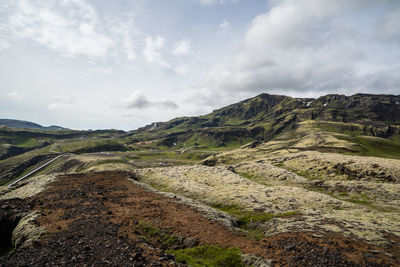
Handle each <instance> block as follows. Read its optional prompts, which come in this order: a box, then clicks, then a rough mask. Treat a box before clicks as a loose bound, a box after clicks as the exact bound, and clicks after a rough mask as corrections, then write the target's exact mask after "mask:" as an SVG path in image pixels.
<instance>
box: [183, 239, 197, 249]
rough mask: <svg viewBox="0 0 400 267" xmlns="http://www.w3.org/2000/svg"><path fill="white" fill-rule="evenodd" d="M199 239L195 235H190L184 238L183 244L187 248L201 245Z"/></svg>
mask: <svg viewBox="0 0 400 267" xmlns="http://www.w3.org/2000/svg"><path fill="white" fill-rule="evenodd" d="M199 243H200V242H199V240H198V239H197V238H195V237H188V238H185V239H184V240H183V245H184V246H185V247H186V248H193V247H196V246H198V245H199Z"/></svg>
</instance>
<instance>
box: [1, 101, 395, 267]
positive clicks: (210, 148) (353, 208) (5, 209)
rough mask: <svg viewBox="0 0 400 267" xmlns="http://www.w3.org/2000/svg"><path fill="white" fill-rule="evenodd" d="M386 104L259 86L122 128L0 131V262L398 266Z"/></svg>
mask: <svg viewBox="0 0 400 267" xmlns="http://www.w3.org/2000/svg"><path fill="white" fill-rule="evenodd" d="M399 102H400V96H393V95H365V94H358V95H354V96H349V97H348V96H343V95H327V96H323V97H320V98H317V99H309V98H307V99H306V98H304V99H297V98H291V97H286V96H276V95H267V94H262V95H259V96H257V97H254V98H251V99H248V100H244V101H242V102H239V103H236V104H233V105H230V106H228V107H225V108H222V109H219V110H216V111H213V112H212V113H210V114H208V115H204V116H199V117H184V118H177V119H174V120H171V121H168V122H157V123H153V124H151V125H148V126H145V127H143V128H139V129H137V130H133V131H130V132H123V131H119V130H96V131H74V130H69V129H63V130H59V131H49V130H44V129H20V128H10V127H5V126H3V127H1V128H0V157H1V160H0V185H1V191H0V206H1V214H0V219H1V220H0V222H1V224H2V226H3V228H2V229H5V230H3V232H2V233H1V235H2V240H7V242H4V243H3V244H2V251H3V252H2V255H1V256H0V266H10V265H12V266H26V265H29V264H31V265H32V264H33V265H42V264H44V263H45V262H47V263H51V264H50V265H54V266H60V265H72V264H75V265H76V264H77V265H82V264H84V263H87V264H88V265H90V264H95V265H118V266H125V265H126V266H127V265H130V266H132V264H133V263H134V264H135V266H186V265H189V266H294V265H295V266H397V265H400V223H399V222H400V209H399V206H400V105H399V104H398V103H399ZM59 156H62V157H59ZM57 157H59V158H57ZM52 159H55V160H54V161H53V162H51V163H50V164H48V165H47V166H45V167H44V168H42V169H40V170H38V171H37V172H35V173H34V174H32V175H31V176H29V177H28V178H26V179H24V180H22V181H20V182H18V183H16V184H14V185H11V184H12V183H13V182H14V181H16V180H17V179H19V178H21V177H23V176H24V175H26V174H28V173H30V172H31V171H32V170H35V169H36V168H38V167H39V166H42V165H43V164H45V163H46V162H49V161H50V160H52ZM9 185H11V186H9ZM7 229H8V230H7ZM32 255H38V256H37V257H33V256H32Z"/></svg>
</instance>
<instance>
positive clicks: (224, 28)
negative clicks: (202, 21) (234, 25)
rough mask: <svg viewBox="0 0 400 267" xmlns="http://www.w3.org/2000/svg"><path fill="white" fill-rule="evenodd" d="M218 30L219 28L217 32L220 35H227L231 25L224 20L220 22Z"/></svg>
mask: <svg viewBox="0 0 400 267" xmlns="http://www.w3.org/2000/svg"><path fill="white" fill-rule="evenodd" d="M218 28H219V32H218V33H219V34H221V35H224V34H228V33H230V30H231V23H230V22H229V21H227V20H226V19H224V21H222V22H221V24H219V26H218Z"/></svg>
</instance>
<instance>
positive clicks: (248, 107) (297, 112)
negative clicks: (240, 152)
mask: <svg viewBox="0 0 400 267" xmlns="http://www.w3.org/2000/svg"><path fill="white" fill-rule="evenodd" d="M304 121H315V122H337V123H341V127H342V126H344V127H345V128H348V126H349V127H350V126H351V127H353V128H357V129H354V130H357V131H360V132H361V133H362V134H364V135H371V136H379V137H389V136H391V135H393V134H395V133H398V132H399V129H400V128H399V127H400V96H399V95H398V96H396V95H372V94H355V95H352V96H345V95H337V94H330V95H326V96H321V97H319V98H292V97H289V96H282V95H269V94H260V95H258V96H256V97H253V98H249V99H246V100H243V101H241V102H238V103H235V104H232V105H229V106H227V107H223V108H221V109H217V110H215V111H213V112H211V113H210V114H207V115H204V116H198V117H182V118H176V119H173V120H170V121H168V122H157V123H153V124H151V125H148V126H145V127H143V128H140V129H138V130H137V131H133V132H131V133H132V134H133V135H134V136H135V137H136V139H137V140H141V139H148V138H149V137H150V138H153V139H163V141H162V142H161V144H163V145H172V144H178V143H182V142H186V141H189V142H190V139H191V138H192V137H193V136H198V137H200V138H202V139H215V140H214V141H215V142H216V143H219V144H220V145H222V146H223V145H226V143H227V142H228V143H229V142H236V141H237V139H238V138H239V139H240V138H248V139H254V140H257V139H258V140H268V139H271V138H272V137H274V136H276V135H277V134H280V133H282V132H284V131H287V130H290V129H293V128H296V127H297V125H298V124H299V123H300V122H304ZM351 124H357V126H354V125H351ZM342 130H345V129H342ZM197 139H198V138H197Z"/></svg>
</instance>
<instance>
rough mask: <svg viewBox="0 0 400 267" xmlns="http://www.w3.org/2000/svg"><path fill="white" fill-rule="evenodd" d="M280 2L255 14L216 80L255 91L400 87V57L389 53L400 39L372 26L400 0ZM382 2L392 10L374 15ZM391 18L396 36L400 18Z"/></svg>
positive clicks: (212, 83) (224, 86) (211, 82)
mask: <svg viewBox="0 0 400 267" xmlns="http://www.w3.org/2000/svg"><path fill="white" fill-rule="evenodd" d="M275 3H276V4H275V6H273V7H272V8H271V10H269V11H268V12H266V13H264V14H261V15H259V16H257V17H256V18H254V20H253V21H252V23H251V25H250V27H249V29H248V31H247V33H246V35H245V37H244V40H243V45H242V46H241V47H240V49H238V51H236V52H237V53H236V54H234V55H232V56H231V57H227V58H228V59H227V60H225V61H224V62H221V63H219V64H217V65H215V66H214V67H213V68H212V69H211V71H210V72H209V74H208V79H207V82H206V86H207V87H208V88H213V90H222V91H224V92H232V91H236V92H251V93H252V94H255V93H259V92H265V91H267V92H268V91H269V92H278V93H284V94H285V93H287V92H288V91H290V90H291V91H292V92H297V94H299V92H306V91H313V92H314V93H315V94H323V93H329V92H330V93H333V92H345V93H347V94H348V93H353V92H360V91H364V92H376V90H377V89H380V90H383V91H385V92H392V93H396V92H397V93H398V90H399V89H398V88H399V85H400V84H399V83H398V82H399V78H398V72H399V71H400V65H399V64H398V63H397V62H394V61H393V62H392V63H391V64H389V61H388V60H387V59H388V58H390V55H391V56H395V55H396V56H397V57H398V56H399V52H398V50H396V48H395V47H396V45H395V44H389V43H387V42H384V41H382V39H379V37H378V38H377V37H375V36H374V35H373V34H371V32H374V29H375V28H376V27H378V26H379V25H380V22H381V21H382V20H381V18H386V15H387V13H388V12H391V13H392V14H393V16H394V17H396V16H397V13H396V12H394V11H393V9H394V6H395V5H390V3H394V2H393V1H392V2H390V1H383V2H382V3H381V2H376V1H372V0H366V1H361V0H357V1H344V0H343V1H328V0H324V1H321V0H282V1H276V2H275ZM398 6H399V5H397V7H396V9H397V10H400V8H398ZM376 8H380V9H381V10H384V12H383V13H382V14H378V15H377V14H374V16H371V13H373V12H374V9H376ZM383 21H384V22H385V23H383V26H382V27H387V28H388V30H387V32H388V33H387V34H386V35H388V36H394V35H395V33H394V32H392V30H393V29H395V28H396V27H395V26H394V25H395V24H396V23H397V20H395V19H391V17H389V18H387V19H386V20H383ZM366 27H368V28H367V29H366ZM378 32H379V30H378ZM399 43H400V42H398V44H399ZM381 62H382V63H381ZM383 73H384V74H385V75H382V74H383ZM378 74H380V75H378ZM384 79H385V81H383V80H384ZM387 79H388V80H387ZM377 85H379V86H380V87H379V88H377V87H376V86H377Z"/></svg>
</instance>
